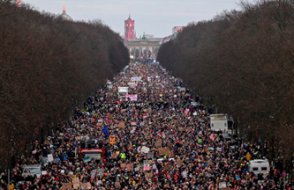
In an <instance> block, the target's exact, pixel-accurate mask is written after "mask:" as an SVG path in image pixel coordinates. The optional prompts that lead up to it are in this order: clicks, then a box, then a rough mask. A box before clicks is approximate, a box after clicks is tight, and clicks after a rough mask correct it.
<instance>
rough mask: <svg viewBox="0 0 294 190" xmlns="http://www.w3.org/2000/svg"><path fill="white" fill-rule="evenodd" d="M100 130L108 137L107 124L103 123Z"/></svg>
mask: <svg viewBox="0 0 294 190" xmlns="http://www.w3.org/2000/svg"><path fill="white" fill-rule="evenodd" d="M102 132H103V133H104V135H105V137H106V138H108V137H109V131H108V127H107V125H104V126H103V129H102Z"/></svg>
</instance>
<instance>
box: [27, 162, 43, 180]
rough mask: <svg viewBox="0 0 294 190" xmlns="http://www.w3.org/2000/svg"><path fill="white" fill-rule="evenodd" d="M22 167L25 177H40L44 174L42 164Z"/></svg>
mask: <svg viewBox="0 0 294 190" xmlns="http://www.w3.org/2000/svg"><path fill="white" fill-rule="evenodd" d="M22 169H23V172H22V176H23V177H28V176H35V175H36V176H37V177H38V178H39V177H40V176H41V174H42V171H41V164H32V165H23V166H22Z"/></svg>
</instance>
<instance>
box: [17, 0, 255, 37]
mask: <svg viewBox="0 0 294 190" xmlns="http://www.w3.org/2000/svg"><path fill="white" fill-rule="evenodd" d="M22 2H23V3H26V4H30V5H31V6H32V7H33V8H34V9H36V10H38V11H40V12H42V11H45V12H49V13H53V14H61V13H62V10H63V7H66V11H67V14H68V15H70V16H71V17H72V18H73V20H74V21H86V22H88V21H93V20H101V21H102V22H103V23H104V24H105V25H107V26H109V27H110V28H111V29H112V30H113V31H115V32H117V33H119V34H120V35H124V20H125V19H127V18H128V17H129V15H131V17H132V18H133V19H134V20H135V30H136V35H137V37H140V36H142V35H143V34H144V33H145V34H151V35H154V36H155V37H165V36H168V35H170V34H171V33H172V28H173V27H174V26H186V25H187V24H188V23H191V22H199V21H203V20H210V19H212V18H214V17H215V16H216V15H218V14H221V13H222V12H223V11H225V10H227V11H231V10H233V9H235V10H240V9H241V7H240V0H181V1H180V0H147V1H143V0H50V1H44V0H22ZM246 2H249V3H255V2H256V0H247V1H246Z"/></svg>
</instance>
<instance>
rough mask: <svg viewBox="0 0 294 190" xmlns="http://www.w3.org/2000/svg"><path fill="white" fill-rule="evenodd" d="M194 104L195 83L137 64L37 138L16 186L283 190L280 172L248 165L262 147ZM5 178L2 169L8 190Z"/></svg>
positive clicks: (17, 172) (16, 171) (14, 179)
mask: <svg viewBox="0 0 294 190" xmlns="http://www.w3.org/2000/svg"><path fill="white" fill-rule="evenodd" d="M123 87H128V88H123ZM191 102H195V97H193V95H192V94H191V93H190V91H189V89H187V88H185V87H184V85H183V83H182V81H181V80H179V79H177V78H175V77H172V76H170V75H169V74H168V72H167V71H166V70H165V69H163V68H162V67H161V66H160V65H152V64H149V65H147V64H139V63H133V64H130V65H129V66H128V67H126V68H125V69H124V70H123V71H122V72H121V73H120V74H119V75H117V76H116V77H114V79H113V81H108V82H107V84H106V86H105V88H103V89H99V90H98V91H97V93H96V95H95V96H92V97H89V98H88V99H87V101H86V102H85V104H84V107H83V108H76V109H75V110H74V115H73V117H72V119H71V121H70V122H64V123H62V124H61V125H60V127H59V129H58V130H57V131H55V132H54V134H52V135H51V136H48V137H47V138H46V140H45V141H44V142H39V141H38V140H36V141H34V142H33V144H32V151H31V156H30V157H22V158H20V159H19V160H18V162H17V164H16V165H15V167H14V168H13V170H12V172H11V184H10V187H12V188H14V189H20V190H27V189H38V190H45V189H52V190H57V189H64V190H66V189H92V190H95V189H182V190H184V189H208V190H214V189H221V188H223V189H277V188H278V184H279V182H280V179H281V178H280V177H278V174H276V178H274V175H269V176H265V177H263V176H257V175H254V173H252V172H250V171H249V170H248V159H247V158H246V155H250V157H251V158H250V159H254V158H260V157H262V156H263V155H262V151H261V149H260V146H256V145H251V144H248V143H246V142H244V141H242V140H240V139H231V140H226V139H225V138H223V136H222V134H221V133H218V132H212V131H211V130H210V127H209V122H208V118H209V117H208V114H207V112H206V109H205V107H204V106H203V105H201V104H198V105H197V106H193V105H192V104H191ZM232 145H235V147H236V146H237V147H238V148H234V146H232ZM83 147H86V148H88V149H90V150H94V149H101V150H102V152H103V154H101V158H100V159H98V160H95V159H93V158H92V159H91V157H87V158H85V157H80V156H79V153H80V151H81V149H82V148H83ZM250 159H249V160H250ZM39 163H42V168H41V170H42V173H41V175H40V176H37V175H35V176H23V172H24V171H23V165H27V164H39ZM261 179H262V180H261ZM5 181H6V178H5V174H1V175H0V185H1V187H2V188H3V189H4V187H5V183H7V181H6V182H5Z"/></svg>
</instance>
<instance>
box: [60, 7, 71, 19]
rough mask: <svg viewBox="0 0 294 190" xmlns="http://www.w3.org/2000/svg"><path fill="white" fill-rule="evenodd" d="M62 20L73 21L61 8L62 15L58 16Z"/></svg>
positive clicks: (64, 9)
mask: <svg viewBox="0 0 294 190" xmlns="http://www.w3.org/2000/svg"><path fill="white" fill-rule="evenodd" d="M60 18H61V19H62V20H68V21H73V19H72V18H71V17H70V16H69V15H68V14H67V13H66V8H65V7H63V10H62V14H61V15H60Z"/></svg>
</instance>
